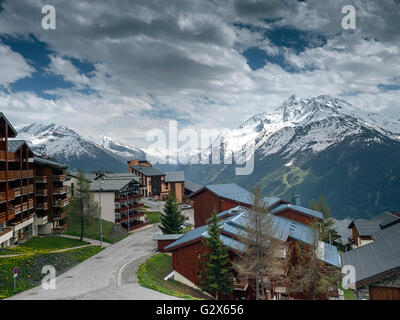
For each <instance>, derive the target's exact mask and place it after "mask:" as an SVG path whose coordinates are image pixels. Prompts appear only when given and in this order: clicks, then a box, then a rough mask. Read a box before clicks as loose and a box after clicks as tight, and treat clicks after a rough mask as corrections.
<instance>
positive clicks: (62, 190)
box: [53, 186, 68, 194]
mask: <svg viewBox="0 0 400 320" xmlns="http://www.w3.org/2000/svg"><path fill="white" fill-rule="evenodd" d="M67 192H68V187H67V186H64V187H60V188H53V194H64V193H67Z"/></svg>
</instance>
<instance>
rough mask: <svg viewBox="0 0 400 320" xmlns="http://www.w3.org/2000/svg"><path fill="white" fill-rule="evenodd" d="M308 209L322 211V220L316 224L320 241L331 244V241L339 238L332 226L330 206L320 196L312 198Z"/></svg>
mask: <svg viewBox="0 0 400 320" xmlns="http://www.w3.org/2000/svg"><path fill="white" fill-rule="evenodd" d="M310 209H312V210H315V211H319V212H321V213H322V216H323V218H322V222H321V223H320V224H319V225H318V226H317V227H318V229H319V238H320V240H321V241H324V242H327V243H329V244H332V243H333V241H335V240H336V239H338V238H340V235H339V234H338V233H337V231H336V230H335V229H334V228H333V225H334V223H335V222H334V220H333V218H332V217H331V208H330V207H329V205H328V204H327V202H326V201H325V199H324V198H323V197H322V196H319V199H318V200H317V201H314V200H312V201H311V205H310Z"/></svg>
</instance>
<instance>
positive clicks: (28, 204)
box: [14, 199, 33, 214]
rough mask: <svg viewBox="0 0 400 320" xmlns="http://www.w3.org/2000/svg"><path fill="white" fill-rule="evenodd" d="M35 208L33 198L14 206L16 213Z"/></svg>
mask: <svg viewBox="0 0 400 320" xmlns="http://www.w3.org/2000/svg"><path fill="white" fill-rule="evenodd" d="M30 209H33V199H32V200H29V201H28V202H24V203H22V204H17V205H15V206H14V212H15V214H18V213H21V212H23V211H27V210H30Z"/></svg>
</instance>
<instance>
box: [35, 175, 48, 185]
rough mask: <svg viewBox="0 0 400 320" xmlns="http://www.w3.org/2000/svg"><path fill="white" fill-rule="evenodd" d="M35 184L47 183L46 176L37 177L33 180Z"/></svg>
mask: <svg viewBox="0 0 400 320" xmlns="http://www.w3.org/2000/svg"><path fill="white" fill-rule="evenodd" d="M35 183H47V177H46V176H37V177H36V178H35Z"/></svg>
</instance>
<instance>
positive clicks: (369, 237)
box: [348, 212, 400, 248]
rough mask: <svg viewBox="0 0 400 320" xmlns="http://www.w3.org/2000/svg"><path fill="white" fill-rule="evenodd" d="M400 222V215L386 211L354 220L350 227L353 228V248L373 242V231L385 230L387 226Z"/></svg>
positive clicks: (351, 240)
mask: <svg viewBox="0 0 400 320" xmlns="http://www.w3.org/2000/svg"><path fill="white" fill-rule="evenodd" d="M399 222H400V217H399V216H397V215H396V214H394V213H390V212H384V213H381V214H379V215H377V216H375V217H373V218H372V219H369V220H366V219H358V220H353V221H352V222H351V223H350V224H349V227H348V228H349V229H351V230H352V238H351V239H350V243H351V244H352V247H353V248H357V247H360V246H363V245H366V244H368V243H371V242H373V233H375V232H378V231H380V230H383V229H385V228H387V227H390V226H392V225H395V224H397V223H399Z"/></svg>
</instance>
